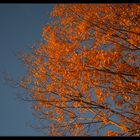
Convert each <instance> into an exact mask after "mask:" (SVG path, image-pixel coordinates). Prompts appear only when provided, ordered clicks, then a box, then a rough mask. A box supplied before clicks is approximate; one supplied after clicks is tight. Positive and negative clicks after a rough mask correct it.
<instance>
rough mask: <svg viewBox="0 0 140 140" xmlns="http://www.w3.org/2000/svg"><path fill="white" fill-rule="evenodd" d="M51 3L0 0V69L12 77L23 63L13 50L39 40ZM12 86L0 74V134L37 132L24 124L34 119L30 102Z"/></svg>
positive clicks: (35, 133)
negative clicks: (4, 0)
mask: <svg viewBox="0 0 140 140" xmlns="http://www.w3.org/2000/svg"><path fill="white" fill-rule="evenodd" d="M53 6H54V5H53V4H0V72H2V71H3V70H7V71H8V72H10V73H11V74H12V75H13V76H14V77H15V78H18V76H20V75H21V74H23V73H24V67H23V66H22V64H21V63H20V61H18V59H17V58H16V56H15V55H14V53H16V52H17V51H18V50H19V49H24V48H27V47H30V46H31V45H33V43H34V40H35V39H37V40H38V41H39V40H40V37H41V26H42V25H43V24H44V23H47V22H49V20H50V19H49V14H48V13H49V12H50V11H51V10H52V8H53ZM16 98H17V97H16V94H15V89H14V88H11V87H9V86H7V85H6V84H5V82H4V81H3V79H2V75H1V74H0V136H38V135H41V134H40V133H39V132H38V131H36V130H34V129H32V128H30V127H27V126H26V123H27V122H28V121H30V120H34V117H33V116H32V113H31V109H30V105H29V104H28V103H26V102H20V101H18V100H17V99H16Z"/></svg>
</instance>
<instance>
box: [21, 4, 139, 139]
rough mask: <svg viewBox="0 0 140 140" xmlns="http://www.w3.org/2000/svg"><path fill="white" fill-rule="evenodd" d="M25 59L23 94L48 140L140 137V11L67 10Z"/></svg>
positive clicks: (112, 7)
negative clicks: (58, 138) (59, 139)
mask: <svg viewBox="0 0 140 140" xmlns="http://www.w3.org/2000/svg"><path fill="white" fill-rule="evenodd" d="M51 16H53V17H54V18H53V20H52V22H51V23H50V24H48V25H44V27H43V30H42V41H40V42H39V43H38V44H37V45H35V46H32V51H31V52H30V53H21V54H20V56H21V59H22V60H23V62H24V64H25V65H26V66H27V69H28V72H27V75H25V76H23V77H22V80H21V82H20V87H22V88H24V89H26V91H28V92H26V93H25V95H24V96H25V97H26V98H27V99H26V100H30V101H32V103H33V107H34V111H35V116H36V117H37V118H38V119H39V120H40V121H44V123H40V125H41V126H40V127H41V129H42V131H44V132H46V134H47V135H85V136H86V135H107V136H120V135H127V136H131V135H140V24H139V23H140V5H139V4H90V5H89V4H67V5H65V4H63V5H62V4H60V5H56V6H55V7H54V9H53V11H52V13H51Z"/></svg>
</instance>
